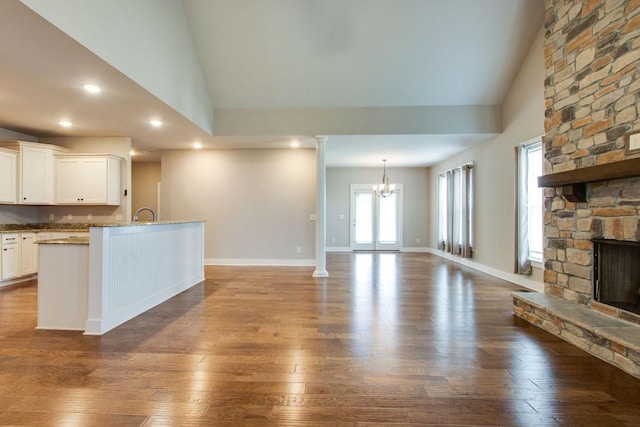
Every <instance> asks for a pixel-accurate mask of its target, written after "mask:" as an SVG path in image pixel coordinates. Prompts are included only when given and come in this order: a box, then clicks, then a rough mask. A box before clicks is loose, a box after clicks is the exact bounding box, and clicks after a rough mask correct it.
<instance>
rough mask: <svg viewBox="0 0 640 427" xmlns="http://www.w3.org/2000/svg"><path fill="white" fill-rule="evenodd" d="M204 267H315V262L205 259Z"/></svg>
mask: <svg viewBox="0 0 640 427" xmlns="http://www.w3.org/2000/svg"><path fill="white" fill-rule="evenodd" d="M204 265H240V266H266V267H269V266H273V267H313V266H315V265H316V261H315V260H314V259H244V258H205V260H204Z"/></svg>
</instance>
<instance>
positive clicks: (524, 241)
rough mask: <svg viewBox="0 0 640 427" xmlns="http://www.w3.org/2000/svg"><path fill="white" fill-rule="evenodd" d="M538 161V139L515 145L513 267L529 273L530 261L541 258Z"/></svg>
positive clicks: (542, 226) (540, 161) (541, 239)
mask: <svg viewBox="0 0 640 427" xmlns="http://www.w3.org/2000/svg"><path fill="white" fill-rule="evenodd" d="M542 164H543V157H542V143H541V141H540V140H539V139H536V140H534V141H533V142H529V143H525V144H522V145H520V146H519V147H516V169H517V177H518V187H517V192H516V196H517V197H516V224H517V239H516V254H517V259H516V268H515V271H516V273H518V274H531V265H532V263H541V262H542V247H543V238H544V237H543V236H544V204H543V200H544V198H543V191H542V189H541V188H539V187H538V177H539V176H540V175H542Z"/></svg>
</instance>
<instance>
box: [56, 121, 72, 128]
mask: <svg viewBox="0 0 640 427" xmlns="http://www.w3.org/2000/svg"><path fill="white" fill-rule="evenodd" d="M58 124H59V125H60V126H62V127H63V128H70V127H71V122H70V121H68V120H60V121H59V122H58Z"/></svg>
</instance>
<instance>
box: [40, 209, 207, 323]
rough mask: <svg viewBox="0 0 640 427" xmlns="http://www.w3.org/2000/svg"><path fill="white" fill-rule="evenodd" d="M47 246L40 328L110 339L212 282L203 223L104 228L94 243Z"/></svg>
mask: <svg viewBox="0 0 640 427" xmlns="http://www.w3.org/2000/svg"><path fill="white" fill-rule="evenodd" d="M39 243H40V249H39V252H40V257H41V271H40V272H39V274H38V293H39V294H40V293H42V295H43V298H42V299H41V298H40V297H39V298H38V326H37V328H38V329H76V330H84V333H85V334H86V335H102V334H104V333H106V332H108V331H110V330H111V329H113V328H115V327H117V326H118V325H121V324H122V323H124V322H126V321H128V320H130V319H132V318H134V317H135V316H137V315H139V314H141V313H144V312H145V311H147V310H149V309H151V308H153V307H155V306H156V305H158V304H160V303H162V302H164V301H166V300H168V299H169V298H171V297H173V296H175V295H177V294H179V293H180V292H182V291H184V290H186V289H189V288H190V287H192V286H194V285H196V284H198V283H200V282H202V281H203V280H204V222H202V221H162V222H149V223H130V224H104V225H100V226H92V227H91V228H90V231H89V239H88V242H84V241H83V242H80V241H79V240H77V239H75V240H74V239H59V240H57V241H56V240H52V241H42V242H39ZM83 254H84V255H83ZM86 260H88V268H87V265H86ZM65 292H68V293H67V295H70V294H71V295H74V298H75V299H76V300H77V303H75V302H70V301H68V300H69V299H70V298H68V297H65ZM69 292H70V294H69ZM85 293H86V297H85ZM55 295H58V297H55ZM65 298H67V299H66V300H65ZM62 300H64V301H62ZM65 301H67V302H69V304H67V305H71V306H73V307H74V310H75V317H74V316H71V315H70V314H69V313H67V311H68V310H66V309H65V303H64V302H65ZM83 303H84V304H86V305H84V307H83ZM56 307H57V308H56ZM52 313H53V315H52ZM56 316H59V317H64V318H59V319H56ZM78 316H80V317H82V318H83V320H82V321H80V322H79V321H78V318H79V317H78ZM41 319H42V322H41Z"/></svg>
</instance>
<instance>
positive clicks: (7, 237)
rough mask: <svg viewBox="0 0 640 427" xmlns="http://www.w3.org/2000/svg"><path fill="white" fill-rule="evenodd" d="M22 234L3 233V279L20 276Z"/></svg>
mask: <svg viewBox="0 0 640 427" xmlns="http://www.w3.org/2000/svg"><path fill="white" fill-rule="evenodd" d="M19 239H20V235H19V234H18V233H10V234H2V280H9V279H15V278H16V277H19V276H20V240H19Z"/></svg>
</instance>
